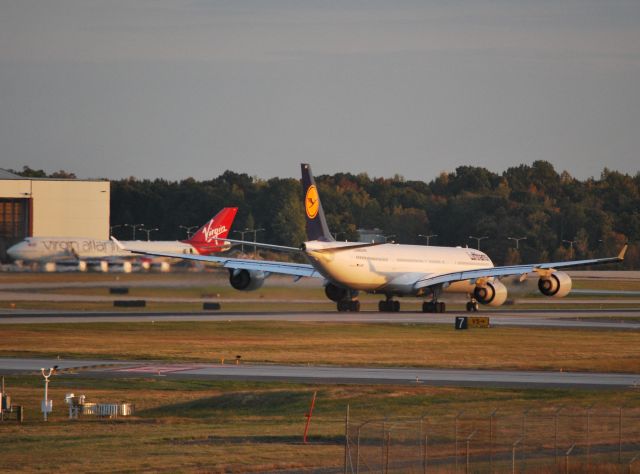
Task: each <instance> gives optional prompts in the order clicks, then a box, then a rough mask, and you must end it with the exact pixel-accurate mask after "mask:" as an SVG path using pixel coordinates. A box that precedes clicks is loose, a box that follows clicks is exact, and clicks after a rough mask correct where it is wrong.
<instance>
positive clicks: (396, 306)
mask: <svg viewBox="0 0 640 474" xmlns="http://www.w3.org/2000/svg"><path fill="white" fill-rule="evenodd" d="M378 311H380V312H381V313H397V312H398V311H400V301H397V300H394V299H392V298H391V297H387V299H386V300H384V301H380V302H379V303H378Z"/></svg>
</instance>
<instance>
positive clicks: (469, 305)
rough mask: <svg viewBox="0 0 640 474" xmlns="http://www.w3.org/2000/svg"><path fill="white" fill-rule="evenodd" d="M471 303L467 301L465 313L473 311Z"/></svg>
mask: <svg viewBox="0 0 640 474" xmlns="http://www.w3.org/2000/svg"><path fill="white" fill-rule="evenodd" d="M473 310H474V309H473V303H472V302H471V301H467V312H468V313H469V312H471V311H473Z"/></svg>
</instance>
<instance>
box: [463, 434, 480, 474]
mask: <svg viewBox="0 0 640 474" xmlns="http://www.w3.org/2000/svg"><path fill="white" fill-rule="evenodd" d="M477 432H478V430H475V431H474V432H473V433H471V434H470V435H469V436H467V467H466V469H465V471H464V472H465V474H469V443H470V442H471V438H473V437H474V436H475V435H476V433H477Z"/></svg>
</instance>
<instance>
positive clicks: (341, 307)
mask: <svg viewBox="0 0 640 474" xmlns="http://www.w3.org/2000/svg"><path fill="white" fill-rule="evenodd" d="M338 311H340V312H344V311H353V312H356V313H357V312H358V311H360V301H358V300H340V301H338Z"/></svg>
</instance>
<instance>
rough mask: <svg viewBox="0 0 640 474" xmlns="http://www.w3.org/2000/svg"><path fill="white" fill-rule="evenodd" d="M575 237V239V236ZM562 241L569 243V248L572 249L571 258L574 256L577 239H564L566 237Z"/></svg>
mask: <svg viewBox="0 0 640 474" xmlns="http://www.w3.org/2000/svg"><path fill="white" fill-rule="evenodd" d="M574 239H575V237H574ZM562 242H563V243H565V244H569V248H570V249H571V258H573V244H575V243H576V241H575V240H564V239H562Z"/></svg>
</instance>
